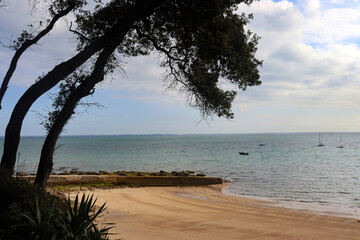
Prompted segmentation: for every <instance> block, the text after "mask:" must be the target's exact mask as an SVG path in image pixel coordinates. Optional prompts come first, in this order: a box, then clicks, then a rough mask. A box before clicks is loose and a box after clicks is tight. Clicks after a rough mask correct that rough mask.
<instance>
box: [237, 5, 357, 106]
mask: <svg viewBox="0 0 360 240" xmlns="http://www.w3.org/2000/svg"><path fill="white" fill-rule="evenodd" d="M306 3H307V4H306V11H305V13H303V12H301V11H300V8H299V7H298V6H295V5H293V4H292V3H290V2H287V1H281V2H276V3H275V2H273V1H270V0H264V1H260V2H256V3H254V4H253V5H252V6H251V7H250V9H245V8H241V9H240V10H244V9H245V10H247V11H248V12H253V13H254V16H255V17H254V20H253V21H252V23H251V24H250V26H249V28H250V29H253V31H254V32H256V33H258V34H259V35H260V36H261V40H260V43H259V50H258V51H259V53H258V56H259V58H262V59H263V60H264V67H263V68H262V69H261V76H262V81H263V84H262V85H261V86H260V87H256V88H251V89H249V90H248V93H247V94H241V96H240V97H239V99H238V103H237V104H240V103H241V104H242V105H251V104H255V105H256V106H259V105H261V104H265V105H271V104H272V105H274V104H276V105H292V106H294V107H296V106H297V107H354V108H357V107H358V101H357V100H360V99H359V97H358V96H359V93H360V80H359V78H358V76H360V64H359V61H358V60H359V59H360V48H359V46H358V45H357V44H355V43H351V42H349V41H350V40H351V39H352V38H353V37H355V36H356V35H355V34H348V33H349V32H351V31H350V30H349V31H344V33H343V34H340V32H339V33H338V35H341V36H336V37H335V35H336V34H335V33H336V31H337V29H344V30H346V29H347V25H348V24H349V23H351V24H352V28H353V29H355V28H358V27H360V24H359V23H357V21H358V19H359V17H358V16H357V17H355V14H354V12H352V11H350V10H349V9H331V10H323V9H322V7H321V5H320V2H318V1H307V2H306ZM358 15H360V14H358ZM341 17H345V19H346V20H343V21H338V22H337V25H336V28H335V30H333V32H331V31H329V29H331V26H334V24H335V23H334V21H336V19H340V18H341ZM314 18H319V19H320V20H319V23H321V31H317V32H315V30H314V29H315V28H314V29H311V30H313V31H312V32H310V33H309V28H308V26H309V24H311V23H314ZM331 18H334V19H333V20H331V21H330V19H331ZM325 25H326V27H324V26H325ZM357 32H358V33H360V31H357ZM321 39H324V40H321ZM320 40H321V41H320ZM340 40H341V41H340ZM343 40H344V41H345V42H342V41H343ZM310 43H318V45H313V44H310ZM242 108H244V107H242ZM247 109H249V107H247ZM250 109H251V107H250Z"/></svg>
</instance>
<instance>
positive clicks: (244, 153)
mask: <svg viewBox="0 0 360 240" xmlns="http://www.w3.org/2000/svg"><path fill="white" fill-rule="evenodd" d="M239 154H240V155H249V153H247V152H239Z"/></svg>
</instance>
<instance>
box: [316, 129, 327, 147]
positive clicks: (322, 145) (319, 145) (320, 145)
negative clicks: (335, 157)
mask: <svg viewBox="0 0 360 240" xmlns="http://www.w3.org/2000/svg"><path fill="white" fill-rule="evenodd" d="M316 146H317V147H324V146H325V144H322V143H321V142H320V132H319V144H318V145H316Z"/></svg>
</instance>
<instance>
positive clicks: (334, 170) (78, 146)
mask: <svg viewBox="0 0 360 240" xmlns="http://www.w3.org/2000/svg"><path fill="white" fill-rule="evenodd" d="M340 136H341V137H342V144H343V145H344V146H345V148H342V149H341V148H336V146H337V145H339V139H340ZM43 140H44V139H43V138H36V137H26V138H23V139H22V141H21V145H20V149H19V152H20V153H21V154H20V156H19V159H20V161H19V162H20V163H21V162H24V163H25V164H24V166H23V167H21V166H17V168H19V169H20V168H23V169H25V170H26V171H32V172H33V171H35V169H36V164H37V161H38V159H39V153H40V149H41V144H42V142H43ZM1 141H2V142H3V139H1ZM321 141H322V143H324V144H325V146H324V147H316V144H318V133H303V134H302V133H297V134H242V135H194V136H192V135H184V136H163V135H162V136H94V137H63V138H61V139H59V141H58V142H59V148H58V149H57V151H56V153H55V156H54V162H55V164H54V168H55V169H58V168H60V167H69V168H78V169H80V170H89V171H98V170H104V171H117V170H135V171H160V170H164V171H181V170H194V171H197V172H202V173H205V174H207V175H208V176H220V177H223V178H226V179H228V180H230V181H231V183H232V184H231V186H230V188H229V190H230V191H232V192H234V193H238V194H242V195H248V196H255V197H264V198H270V199H274V200H279V201H293V202H302V203H311V204H320V205H324V206H336V207H346V208H347V209H350V210H351V211H353V212H355V211H357V212H359V213H360V133H341V134H340V133H322V134H321ZM2 142H1V143H0V144H1V148H2ZM259 144H265V146H259ZM0 150H1V151H2V149H0ZM241 151H244V152H248V153H249V155H246V156H245V155H240V154H239V152H241ZM20 170H21V169H20Z"/></svg>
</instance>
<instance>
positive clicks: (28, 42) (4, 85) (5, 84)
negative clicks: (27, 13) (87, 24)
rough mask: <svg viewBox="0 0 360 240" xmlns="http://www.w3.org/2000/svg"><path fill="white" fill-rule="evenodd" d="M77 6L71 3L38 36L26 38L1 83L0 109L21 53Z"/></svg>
mask: <svg viewBox="0 0 360 240" xmlns="http://www.w3.org/2000/svg"><path fill="white" fill-rule="evenodd" d="M74 8H75V4H74V3H70V5H69V7H67V8H66V9H64V10H63V11H61V12H59V13H58V14H56V15H55V16H54V17H53V19H52V20H51V21H50V23H49V25H48V26H47V27H46V28H45V29H44V30H42V31H41V32H40V33H39V34H38V35H37V36H35V37H34V38H33V39H28V40H26V41H25V42H24V43H23V44H22V45H21V47H20V48H19V49H17V50H16V52H15V54H14V56H13V58H12V60H11V63H10V67H9V69H8V71H7V72H6V75H5V77H4V79H3V82H2V84H1V88H0V109H1V102H2V99H3V97H4V95H5V92H6V90H7V88H8V84H9V81H10V79H11V77H12V75H13V73H14V72H15V69H16V65H17V63H18V61H19V59H20V57H21V55H22V54H23V53H24V52H25V51H26V50H27V49H28V48H29V47H31V46H32V45H34V44H36V43H37V42H38V41H39V40H40V39H41V38H42V37H43V36H45V35H46V34H48V33H49V32H50V31H51V30H52V29H53V27H54V25H55V23H56V22H57V21H58V20H59V19H60V18H61V17H63V16H65V15H67V14H68V13H69V12H70V11H71V10H73V9H74Z"/></svg>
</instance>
